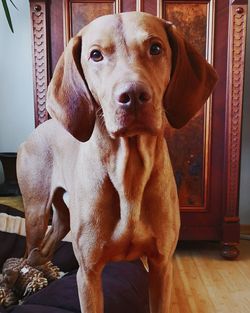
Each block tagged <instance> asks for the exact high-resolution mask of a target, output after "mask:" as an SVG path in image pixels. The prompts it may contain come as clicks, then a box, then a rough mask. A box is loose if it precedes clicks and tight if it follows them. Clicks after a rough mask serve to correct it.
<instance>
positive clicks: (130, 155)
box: [94, 126, 164, 203]
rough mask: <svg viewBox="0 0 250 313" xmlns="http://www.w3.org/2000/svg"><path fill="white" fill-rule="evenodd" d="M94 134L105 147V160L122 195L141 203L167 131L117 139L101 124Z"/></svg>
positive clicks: (103, 159)
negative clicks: (155, 134)
mask: <svg viewBox="0 0 250 313" xmlns="http://www.w3.org/2000/svg"><path fill="white" fill-rule="evenodd" d="M94 136H95V137H96V138H95V142H96V143H97V144H98V145H99V147H100V146H101V151H102V155H101V158H102V160H101V161H102V163H103V164H104V165H105V167H106V169H107V172H108V175H109V177H110V180H111V181H112V183H113V185H114V187H115V189H116V190H117V191H118V193H119V196H120V198H124V199H126V200H127V201H129V202H134V203H135V202H141V198H142V196H143V191H144V189H145V185H146V183H147V181H148V179H149V177H150V175H151V173H152V170H153V166H154V164H155V161H156V159H155V158H157V151H158V149H159V145H161V142H162V141H163V140H164V138H163V132H162V134H160V135H159V136H152V135H149V134H138V135H136V136H133V137H118V138H115V139H113V138H111V137H110V136H109V134H108V132H107V130H105V129H103V127H102V128H100V127H98V126H97V127H96V129H95V131H94Z"/></svg>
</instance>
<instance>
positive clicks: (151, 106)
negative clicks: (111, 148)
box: [47, 12, 217, 141]
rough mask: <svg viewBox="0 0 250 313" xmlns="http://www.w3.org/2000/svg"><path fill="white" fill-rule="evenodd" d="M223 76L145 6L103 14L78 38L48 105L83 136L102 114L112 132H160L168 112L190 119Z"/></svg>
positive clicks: (175, 121) (173, 119)
mask: <svg viewBox="0 0 250 313" xmlns="http://www.w3.org/2000/svg"><path fill="white" fill-rule="evenodd" d="M216 80H217V75H216V73H215V71H214V69H213V68H212V67H211V66H210V65H209V64H208V63H207V61H206V60H205V59H204V58H203V57H202V56H201V55H200V54H199V53H198V52H197V51H196V50H195V49H194V48H193V47H192V46H191V45H190V44H188V43H187V42H186V41H185V40H184V39H183V37H182V36H181V35H180V34H179V33H178V32H177V31H176V29H175V27H174V26H172V25H171V24H170V23H167V22H165V21H163V20H161V19H158V18H157V17H154V16H152V15H149V14H145V13H136V12H130V13H123V14H118V15H108V16H103V17H100V18H98V19H96V20H94V21H93V22H91V23H90V24H89V25H87V26H86V27H85V28H83V29H82V30H81V31H80V32H79V33H78V34H77V36H75V37H74V38H72V39H71V40H70V42H69V44H68V46H67V47H66V49H65V51H64V53H63V55H62V56H61V58H60V60H59V62H58V64H57V66H56V69H55V72H54V75H53V78H52V80H51V83H50V85H49V89H48V99H47V109H48V112H49V114H50V115H51V116H52V117H53V118H56V119H58V120H59V121H60V122H61V123H62V124H63V125H64V127H65V128H66V129H67V130H68V131H69V132H70V133H71V134H72V135H73V136H74V137H76V138H77V139H79V140H81V141H86V140H88V139H89V138H90V136H91V134H92V131H93V127H94V124H95V119H96V118H101V119H104V124H105V127H106V129H107V131H108V133H109V135H110V136H111V137H118V136H133V135H136V134H139V133H145V132H147V133H150V134H152V135H157V134H158V133H159V132H160V131H161V130H162V129H163V125H164V115H165V113H166V116H167V118H168V120H169V122H170V124H171V125H172V126H173V127H176V128H180V127H182V126H183V125H185V124H186V123H187V122H188V121H189V120H190V119H191V118H192V117H193V116H194V115H195V114H196V112H197V111H198V110H199V109H200V107H201V106H202V105H203V104H204V103H205V101H206V100H207V98H208V97H209V95H210V93H211V92H212V90H213V87H214V85H215V82H216Z"/></svg>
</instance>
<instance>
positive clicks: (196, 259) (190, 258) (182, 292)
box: [171, 241, 250, 313]
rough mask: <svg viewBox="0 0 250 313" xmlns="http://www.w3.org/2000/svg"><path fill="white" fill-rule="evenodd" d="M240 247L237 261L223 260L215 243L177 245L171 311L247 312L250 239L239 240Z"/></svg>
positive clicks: (186, 312)
mask: <svg viewBox="0 0 250 313" xmlns="http://www.w3.org/2000/svg"><path fill="white" fill-rule="evenodd" d="M240 250H241V256H240V258H239V259H238V260H237V261H226V260H223V259H221V257H220V256H219V251H220V245H219V244H216V243H203V242H202V243H197V244H190V243H189V244H184V245H181V246H179V247H178V248H177V251H176V253H175V257H174V279H173V281H174V289H173V299H172V310H171V313H201V312H202V313H235V312H237V313H247V312H250V298H249V288H250V242H249V241H241V243H240Z"/></svg>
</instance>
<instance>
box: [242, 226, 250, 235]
mask: <svg viewBox="0 0 250 313" xmlns="http://www.w3.org/2000/svg"><path fill="white" fill-rule="evenodd" d="M240 233H241V234H244V235H250V224H241V225H240Z"/></svg>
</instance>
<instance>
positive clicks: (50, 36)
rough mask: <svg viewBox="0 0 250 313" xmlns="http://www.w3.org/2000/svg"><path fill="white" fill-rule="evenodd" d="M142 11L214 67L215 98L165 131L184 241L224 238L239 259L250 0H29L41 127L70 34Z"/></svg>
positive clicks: (227, 251)
mask: <svg viewBox="0 0 250 313" xmlns="http://www.w3.org/2000/svg"><path fill="white" fill-rule="evenodd" d="M134 10H137V11H144V12H148V13H151V14H154V15H157V16H159V17H162V18H164V19H167V20H170V21H172V22H173V23H174V24H175V25H176V26H177V27H178V29H179V30H180V31H181V32H182V33H183V34H184V36H185V37H186V38H187V40H188V41H189V42H191V43H192V44H193V45H194V46H195V47H196V48H197V49H198V50H199V51H200V52H201V53H202V54H203V55H204V56H205V57H206V58H207V59H208V61H209V62H210V63H212V64H213V65H214V67H215V68H216V70H217V72H218V75H219V81H218V84H217V86H216V89H215V91H214V93H213V96H212V97H211V98H210V99H209V100H208V102H207V103H206V105H205V106H204V108H203V109H202V110H201V111H200V112H199V114H198V115H197V116H196V117H195V118H193V120H192V121H191V122H190V123H189V124H188V125H186V126H185V127H184V128H183V129H181V130H173V129H170V128H169V129H167V130H166V140H167V141H168V144H169V148H170V153H171V159H172V163H173V167H174V172H175V177H176V182H177V185H178V191H179V197H180V204H181V220H182V226H181V234H180V238H181V239H183V240H218V241H221V242H222V244H223V253H224V256H225V257H228V258H231V257H232V258H233V257H235V256H237V254H238V252H237V249H236V246H237V244H238V242H239V217H238V195H239V190H238V188H239V187H238V186H239V160H240V142H241V117H242V91H243V78H244V53H245V39H246V17H247V0H238V1H237V0H235V1H233V0H231V1H230V0H220V1H215V0H207V1H206V0H205V1H204V0H202V1H201V0H186V1H179V0H166V1H159V0H158V1H156V0H93V1H91V0H89V1H87V0H64V1H62V0H51V1H33V0H30V12H31V21H32V29H33V58H34V60H33V61H34V95H35V99H34V103H35V121H36V125H38V124H40V123H42V122H44V121H45V120H46V119H47V118H48V114H47V112H46V109H45V94H46V90H47V85H48V82H49V80H50V78H51V75H52V73H53V70H54V68H55V65H56V63H57V60H58V58H59V56H60V54H61V53H62V51H63V49H64V46H65V45H66V44H67V42H68V40H69V38H70V37H71V36H73V35H74V34H76V33H77V32H78V30H79V29H80V28H82V27H83V26H84V25H86V24H87V23H89V22H90V21H91V20H93V19H94V18H96V17H97V16H100V15H104V14H112V13H119V12H126V11H134Z"/></svg>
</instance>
